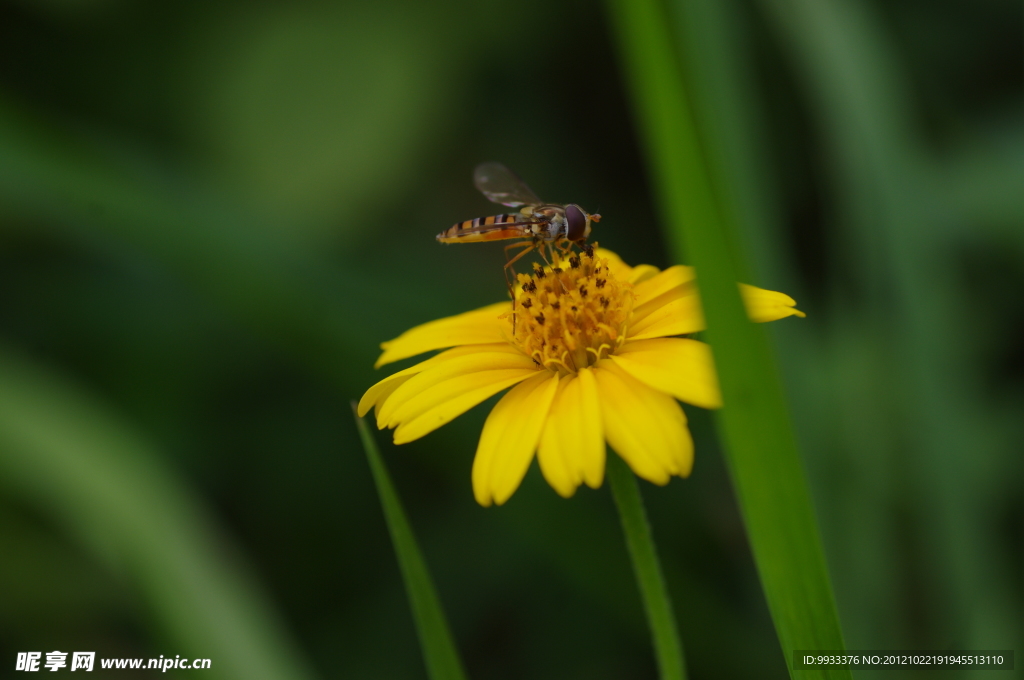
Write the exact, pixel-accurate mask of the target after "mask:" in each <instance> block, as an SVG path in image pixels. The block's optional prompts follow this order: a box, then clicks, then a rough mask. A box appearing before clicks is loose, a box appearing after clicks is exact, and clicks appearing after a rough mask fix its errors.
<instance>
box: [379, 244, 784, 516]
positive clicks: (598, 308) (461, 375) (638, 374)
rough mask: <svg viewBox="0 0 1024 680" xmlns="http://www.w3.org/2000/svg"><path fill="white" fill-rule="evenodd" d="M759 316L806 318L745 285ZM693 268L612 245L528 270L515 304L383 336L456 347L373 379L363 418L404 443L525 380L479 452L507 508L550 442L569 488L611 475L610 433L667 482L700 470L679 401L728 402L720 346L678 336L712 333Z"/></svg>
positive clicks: (636, 461) (477, 490)
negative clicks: (607, 471)
mask: <svg viewBox="0 0 1024 680" xmlns="http://www.w3.org/2000/svg"><path fill="white" fill-rule="evenodd" d="M740 288H741V292H742V294H743V298H744V302H745V303H746V306H747V313H748V315H749V316H750V318H751V319H752V320H754V321H772V320H775V319H781V318H783V317H786V316H791V315H797V316H804V314H803V312H801V311H799V310H797V309H796V308H795V307H794V305H795V304H796V302H795V301H794V300H793V299H792V298H790V297H789V296H788V295H785V294H783V293H776V292H773V291H769V290H763V289H761V288H755V287H754V286H747V285H744V284H740ZM703 328H704V317H703V314H702V312H701V307H700V300H699V298H698V295H697V289H696V282H695V277H694V271H693V268H692V267H684V266H675V267H670V268H668V269H666V270H665V271H659V270H658V269H657V268H656V267H652V266H650V265H640V266H638V267H629V266H628V265H626V264H625V263H624V262H623V261H622V260H621V259H620V258H619V257H618V256H617V255H616V254H614V253H612V252H611V251H608V250H598V251H596V252H593V251H592V252H591V253H589V254H586V253H585V254H581V255H578V256H577V255H574V256H572V257H569V258H568V259H565V260H563V261H562V262H559V263H558V266H557V267H555V268H554V269H552V268H549V267H545V268H541V267H539V266H537V267H535V270H534V274H533V275H532V276H530V275H526V274H520V275H519V279H518V289H517V290H516V305H515V311H513V306H512V303H511V301H507V302H501V303H498V304H494V305H490V306H488V307H484V308H482V309H477V310H475V311H472V312H466V313H465V314H458V315H456V316H451V317H448V318H445V319H438V320H437V321H431V322H429V323H425V324H423V325H421V326H417V327H415V328H413V329H411V330H409V331H406V332H405V333H403V334H402V335H400V336H399V337H397V338H395V339H394V340H391V341H389V342H385V343H383V344H382V345H381V347H382V348H383V350H384V353H383V354H382V355H381V357H380V359H378V360H377V367H380V366H382V365H384V364H387V363H390V362H393V361H398V360H399V359H405V358H408V357H412V356H416V355H417V354H422V353H423V352H428V351H431V350H438V349H444V348H451V349H447V350H446V351H443V352H441V353H440V354H437V355H435V356H433V357H431V358H429V359H427V360H426V361H422V362H420V363H418V364H416V365H415V366H412V367H411V368H407V369H405V370H404V371H399V372H398V373H395V374H393V375H391V376H388V377H387V378H385V379H384V380H381V381H380V382H378V383H377V384H376V385H374V386H373V387H371V388H370V389H369V390H367V391H366V394H364V395H363V398H362V400H360V402H359V415H360V416H363V415H366V413H367V412H368V411H369V410H370V409H371V408H373V409H374V410H375V411H376V416H377V426H378V427H379V428H381V429H384V428H385V427H388V428H396V429H395V435H394V438H395V443H396V444H404V443H406V442H411V441H413V440H415V439H419V438H420V437H422V436H424V435H425V434H427V433H429V432H432V431H434V430H436V429H437V428H439V427H441V426H442V425H444V424H445V423H447V422H449V421H451V420H452V419H454V418H455V417H457V416H459V415H461V414H462V413H465V412H466V411H467V410H469V409H470V408H472V407H473V406H476V405H477V404H479V403H480V402H482V401H484V400H485V399H487V398H488V397H490V396H492V395H494V394H497V393H498V392H500V391H501V390H504V389H506V388H509V387H512V389H511V390H509V391H508V393H507V394H505V396H503V397H502V398H501V400H500V401H498V403H497V404H496V405H495V407H494V409H493V410H492V411H491V413H490V415H489V416H488V417H487V422H486V423H485V424H484V429H483V433H482V434H481V435H480V443H479V444H478V446H477V450H476V458H475V459H474V461H473V493H474V495H475V496H476V500H477V502H479V503H480V504H481V505H484V506H487V505H490V504H491V503H497V504H498V505H501V504H502V503H504V502H505V501H506V500H508V499H509V497H510V496H511V495H512V493H513V492H514V491H515V490H516V489H517V488H518V487H519V484H520V482H521V481H522V479H523V476H524V475H525V474H526V471H527V469H528V468H529V466H530V462H531V461H532V460H533V454H534V452H535V451H536V453H537V459H538V461H539V463H540V469H541V472H542V473H543V474H544V478H545V479H547V481H548V483H549V484H551V486H552V487H553V488H554V489H555V491H557V492H558V493H559V494H560V495H562V496H564V497H569V496H572V495H573V493H575V491H576V488H577V487H578V486H579V485H580V484H581V483H585V484H586V485H587V486H590V487H591V488H597V487H599V486H600V485H601V482H602V480H603V478H604V465H605V440H607V441H608V443H609V444H611V447H612V448H613V449H614V450H615V451H616V452H617V453H618V454H619V455H620V456H621V457H622V458H623V459H624V460H625V461H626V463H627V464H629V466H630V468H632V470H633V472H635V473H636V474H637V475H638V476H639V477H642V478H644V479H646V480H648V481H651V482H654V483H655V484H666V483H667V482H668V480H669V478H670V477H671V476H672V475H678V476H680V477H686V476H688V475H689V474H690V469H691V467H692V465H693V440H692V439H691V437H690V432H689V430H688V429H687V426H686V416H685V415H684V414H683V409H682V408H681V407H680V406H679V403H678V402H677V401H676V399H679V400H680V401H685V402H686V403H688V404H693V405H695V406H702V407H704V408H717V407H719V406H721V396H720V394H719V390H718V379H717V377H716V375H715V368H714V363H713V361H712V358H711V350H710V348H709V347H708V346H707V345H706V344H704V343H702V342H699V341H697V340H693V339H691V338H683V337H672V336H681V335H687V334H690V333H696V332H697V331H700V330H703Z"/></svg>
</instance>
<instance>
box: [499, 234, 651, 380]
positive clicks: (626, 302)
mask: <svg viewBox="0 0 1024 680" xmlns="http://www.w3.org/2000/svg"><path fill="white" fill-rule="evenodd" d="M518 284H519V285H518V289H517V291H516V305H515V309H514V311H513V312H511V313H509V314H508V315H507V319H508V323H509V325H510V329H509V330H510V336H511V338H512V342H513V344H515V345H516V346H517V347H518V348H519V349H520V350H522V352H523V353H524V354H526V355H527V356H529V357H531V358H532V359H533V360H534V361H536V362H537V363H538V364H540V365H542V366H544V367H545V368H548V369H550V370H552V371H555V372H556V373H559V374H560V375H566V374H570V373H576V372H577V371H578V370H579V369H581V368H585V367H587V366H593V365H594V364H596V363H597V362H598V360H600V359H603V358H605V357H607V356H608V355H609V354H612V353H613V352H614V351H615V350H616V349H618V348H619V347H620V346H621V345H622V344H623V342H625V338H626V323H627V322H628V320H629V316H630V313H631V312H632V310H633V303H634V299H635V295H634V294H633V287H632V285H630V284H629V283H628V282H625V281H619V280H618V279H616V278H615V276H614V275H613V274H612V272H611V270H610V269H609V267H608V262H607V260H605V259H604V258H600V257H597V256H595V255H594V251H593V249H589V248H588V249H587V250H585V251H584V252H583V253H582V255H572V256H570V257H569V258H567V259H565V260H563V261H561V262H557V263H555V266H552V267H541V266H539V265H536V266H535V267H534V273H533V275H529V274H519V276H518ZM594 291H597V292H596V293H595V292H594Z"/></svg>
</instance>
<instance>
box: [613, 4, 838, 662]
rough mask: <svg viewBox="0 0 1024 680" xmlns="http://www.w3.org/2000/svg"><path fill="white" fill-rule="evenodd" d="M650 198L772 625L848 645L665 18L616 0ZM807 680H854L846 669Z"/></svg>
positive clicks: (787, 638) (807, 639) (785, 636)
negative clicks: (697, 289)
mask: <svg viewBox="0 0 1024 680" xmlns="http://www.w3.org/2000/svg"><path fill="white" fill-rule="evenodd" d="M609 7H610V10H611V23H612V26H613V28H614V30H615V31H616V32H617V38H618V42H619V46H620V50H621V54H622V59H623V62H624V70H625V73H626V77H627V79H628V80H629V84H630V86H631V88H632V92H633V98H634V107H635V111H636V115H637V117H638V119H639V124H640V128H641V133H642V136H643V139H644V142H645V146H646V152H647V157H648V162H649V163H650V165H651V166H652V170H653V171H652V173H651V174H652V177H653V178H654V182H655V192H656V195H657V200H658V202H659V204H660V210H661V214H662V217H663V220H664V222H665V224H666V225H667V226H668V236H669V238H670V239H671V241H672V245H673V247H674V250H675V254H676V257H677V258H679V257H680V255H681V254H682V251H683V247H684V246H685V249H686V251H687V252H688V253H689V255H690V258H691V262H692V264H693V265H694V266H695V267H696V269H697V274H698V278H699V280H700V286H701V297H702V300H703V303H704V310H705V315H706V318H707V325H708V331H707V335H708V340H709V342H710V343H711V345H712V347H713V348H714V351H715V356H716V360H717V365H718V370H719V378H720V380H721V386H722V393H723V399H724V402H725V408H723V409H722V411H721V412H720V413H719V416H718V418H717V423H718V427H719V431H720V433H721V435H722V439H723V443H724V445H725V450H726V456H727V460H728V462H729V469H730V473H731V475H732V479H733V484H734V485H735V488H736V493H737V497H738V500H739V504H740V509H741V511H742V513H743V517H744V522H745V524H746V528H747V534H748V536H749V538H750V542H751V547H752V549H753V553H754V559H755V562H756V565H757V569H758V572H759V575H760V577H761V583H762V586H763V588H764V591H765V597H766V599H767V601H768V607H769V610H770V611H771V615H772V619H773V621H774V623H775V629H776V632H777V633H778V636H779V641H780V643H781V645H782V651H783V654H784V655H785V657H786V664H787V667H790V668H791V671H790V672H791V674H793V671H792V666H791V663H790V662H791V655H792V651H793V650H795V649H822V650H825V649H829V650H838V649H843V648H844V644H843V638H842V633H841V631H840V626H839V620H838V615H837V613H836V608H835V601H834V598H833V595H832V588H831V585H830V583H829V578H828V572H827V569H826V566H825V560H824V555H823V553H822V548H821V541H820V538H819V536H818V530H817V525H816V521H815V518H814V511H813V507H812V504H811V498H810V494H809V492H808V489H807V484H806V481H805V479H804V472H803V468H802V466H801V462H800V458H799V454H798V452H797V449H796V442H795V438H794V435H793V431H792V427H791V425H790V422H789V416H788V414H787V412H786V405H785V400H784V398H783V394H782V387H781V384H780V381H779V377H778V375H777V374H776V370H775V364H774V360H773V357H772V352H771V348H770V346H769V344H768V339H767V337H766V335H765V332H764V330H763V329H762V328H759V327H757V326H755V325H754V324H751V323H750V322H749V321H747V319H746V315H745V313H744V311H743V306H742V303H741V300H740V298H739V295H738V293H737V289H736V281H737V280H743V279H744V278H746V277H745V276H744V272H745V269H744V267H743V263H742V258H741V254H740V251H739V248H738V246H737V243H736V236H735V234H734V233H733V230H732V229H731V226H732V225H731V224H730V223H729V219H730V218H731V216H730V215H729V214H728V212H727V206H724V205H722V204H721V202H720V200H719V197H718V196H717V195H716V193H715V191H714V188H713V183H712V179H711V177H710V175H709V171H708V167H707V160H706V156H705V150H704V149H703V148H702V144H703V143H705V142H706V140H702V139H701V138H700V137H699V135H698V132H697V129H696V127H695V124H694V120H693V116H692V115H691V110H690V104H689V102H688V99H687V94H686V91H685V88H684V80H683V77H682V70H681V68H680V64H679V58H678V54H677V53H676V51H675V48H674V44H673V37H672V35H671V32H670V28H669V27H670V25H671V23H670V18H669V16H667V13H666V12H665V11H664V9H663V8H662V6H661V5H660V4H659V3H658V2H657V1H656V0H610V2H609ZM801 677H833V678H849V677H851V675H850V672H849V671H828V670H821V671H802V673H801Z"/></svg>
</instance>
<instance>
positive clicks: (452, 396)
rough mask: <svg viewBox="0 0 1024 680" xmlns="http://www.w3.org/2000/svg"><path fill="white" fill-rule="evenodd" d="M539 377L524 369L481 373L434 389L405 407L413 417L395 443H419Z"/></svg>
mask: <svg viewBox="0 0 1024 680" xmlns="http://www.w3.org/2000/svg"><path fill="white" fill-rule="evenodd" d="M543 372H544V373H548V371H543ZM536 374H537V371H536V370H533V369H522V368H512V369H499V370H496V371H478V372H476V373H470V374H468V375H460V376H456V377H454V378H449V379H448V380H446V381H444V382H442V383H440V384H438V385H433V386H431V387H429V388H427V389H426V390H424V391H423V392H422V393H421V394H419V395H417V396H416V397H415V398H414V399H412V400H410V401H409V402H407V403H406V406H407V408H408V411H409V413H410V414H411V415H409V416H408V418H407V419H403V420H402V421H401V424H399V425H398V429H396V430H395V443H396V444H407V443H409V442H411V441H414V440H416V439H419V438H420V437H422V436H424V435H426V434H429V433H431V432H433V431H434V430H436V429H437V428H439V427H441V426H442V425H445V424H447V423H449V422H451V421H452V420H454V419H455V418H456V417H458V416H460V415H462V414H463V413H465V412H466V411H468V410H469V409H471V408H473V407H474V406H476V405H477V404H479V403H480V402H482V401H483V400H484V399H487V398H488V397H491V396H493V395H495V394H497V393H498V392H500V391H502V390H503V389H505V388H506V387H511V386H512V385H515V384H516V383H519V382H522V381H524V380H526V379H528V378H530V377H532V376H534V375H536Z"/></svg>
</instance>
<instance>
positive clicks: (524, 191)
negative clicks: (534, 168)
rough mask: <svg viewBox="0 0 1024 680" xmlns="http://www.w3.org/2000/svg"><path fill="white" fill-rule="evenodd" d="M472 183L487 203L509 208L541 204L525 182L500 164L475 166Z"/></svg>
mask: <svg viewBox="0 0 1024 680" xmlns="http://www.w3.org/2000/svg"><path fill="white" fill-rule="evenodd" d="M473 183H474V184H475V185H476V188H477V189H479V190H480V193H482V194H483V195H484V196H486V197H487V199H488V200H489V201H491V202H493V203H500V204H501V205H507V206H508V207H510V208H521V207H523V206H524V205H540V204H541V203H542V201H541V200H540V199H539V198H537V194H535V193H533V190H532V189H530V187H528V186H526V182H524V181H523V180H521V179H519V176H518V175H517V174H516V173H514V172H512V171H511V170H509V169H508V168H506V167H505V166H504V165H502V164H501V163H493V162H492V163H481V164H480V165H478V166H476V170H474V171H473Z"/></svg>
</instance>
